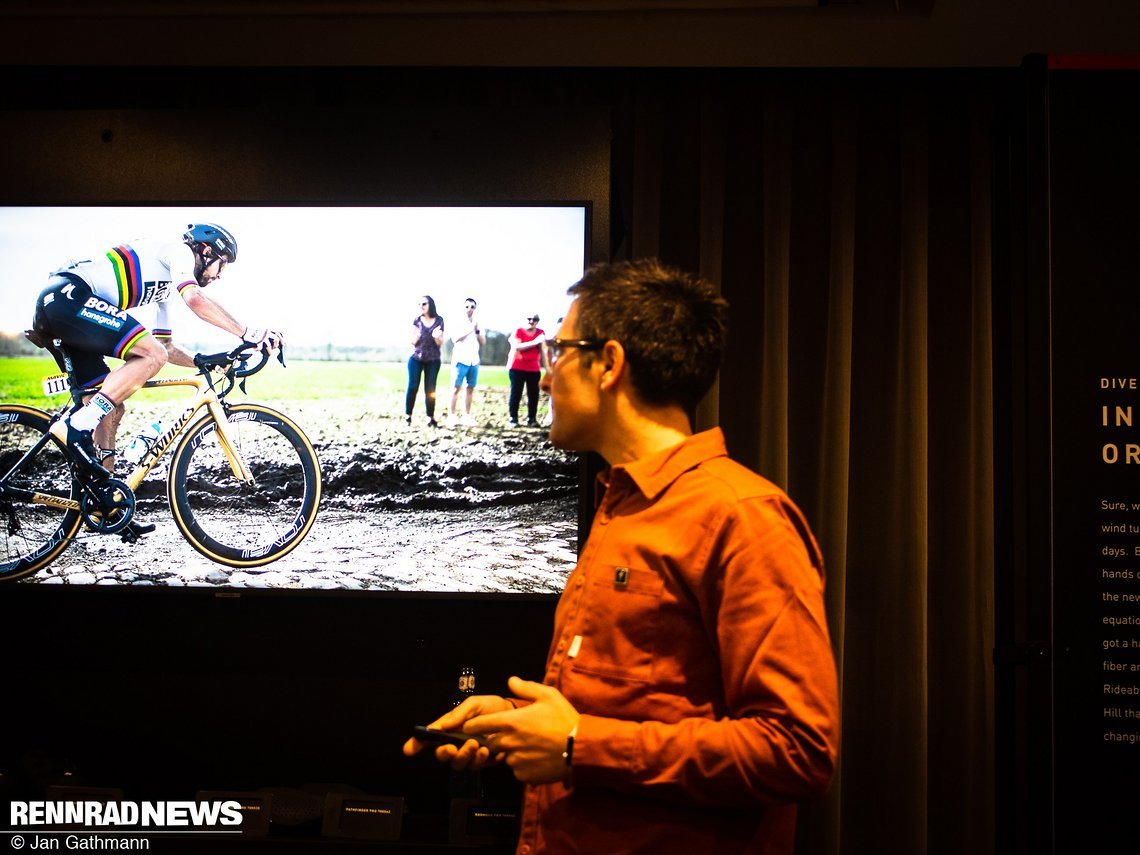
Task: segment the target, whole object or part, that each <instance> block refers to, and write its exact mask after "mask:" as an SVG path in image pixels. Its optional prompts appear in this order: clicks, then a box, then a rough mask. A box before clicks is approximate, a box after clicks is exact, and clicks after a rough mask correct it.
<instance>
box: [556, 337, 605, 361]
mask: <svg viewBox="0 0 1140 855" xmlns="http://www.w3.org/2000/svg"><path fill="white" fill-rule="evenodd" d="M605 345H606V343H605V342H604V341H600V340H598V339H596V338H548V339H547V340H546V352H547V353H549V354H550V364H551V365H553V364H554V363H555V362H557V361H558V360H559V358H560V357H561V356H562V355H563V354H564V353H565V352H566V351H567V350H570V349H571V348H577V349H578V350H601V349H602V348H603V347H605Z"/></svg>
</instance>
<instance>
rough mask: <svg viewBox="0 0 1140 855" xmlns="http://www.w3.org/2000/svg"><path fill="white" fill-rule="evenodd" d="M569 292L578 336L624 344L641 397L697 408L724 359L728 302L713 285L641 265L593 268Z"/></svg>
mask: <svg viewBox="0 0 1140 855" xmlns="http://www.w3.org/2000/svg"><path fill="white" fill-rule="evenodd" d="M569 293H570V294H572V295H573V296H575V297H577V298H578V330H577V334H578V336H579V337H581V338H583V339H596V340H598V341H609V340H610V339H613V340H615V341H619V342H621V345H622V347H623V348H624V349H625V355H626V359H627V360H628V361H629V365H630V369H631V379H632V381H633V388H634V389H635V390H636V391H637V393H638V394H639V395H640V396H641V397H642V398H644V399H645V400H646V401H647V402H649V403H651V404H670V403H676V404H680V405H681V406H683V407H685V409H687V410H692V409H693V408H694V407H696V405H697V403H698V402H699V401H700V400H701V398H702V397H703V396H704V394H705V393H706V392H707V391H708V390H709V387H710V386H712V383H713V380H714V379H716V373H717V371H718V370H719V369H720V364H721V361H722V359H723V358H724V340H725V315H726V313H727V311H728V303H727V302H726V301H725V300H724V299H723V298H721V297H720V296H718V295H717V293H716V289H715V288H714V287H713V286H712V285H711V284H710V283H709V282H706V281H705V280H703V279H700V278H699V277H696V276H692V275H690V274H688V273H685V272H683V271H680V270H677V269H675V268H672V267H667V266H665V265H663V264H662V263H661V262H659V261H657V260H656V259H643V260H640V261H623V262H617V263H615V264H599V265H595V266H593V267H591V268H590V269H589V270H587V271H586V275H585V276H583V277H582V279H581V280H580V281H579V282H577V283H576V284H574V285H572V286H571V287H570V290H569ZM584 356H589V354H588V353H587V354H584Z"/></svg>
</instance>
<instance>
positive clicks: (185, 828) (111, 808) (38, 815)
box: [5, 801, 244, 852]
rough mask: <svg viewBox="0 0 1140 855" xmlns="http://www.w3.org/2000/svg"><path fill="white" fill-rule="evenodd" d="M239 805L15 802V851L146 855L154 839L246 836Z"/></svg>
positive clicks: (12, 826)
mask: <svg viewBox="0 0 1140 855" xmlns="http://www.w3.org/2000/svg"><path fill="white" fill-rule="evenodd" d="M243 819H244V814H243V812H242V804H241V802H238V801H212V802H207V801H201V802H199V801H166V802H136V801H110V802H103V801H28V802H10V803H9V808H8V822H9V827H8V828H7V829H6V830H5V833H6V834H8V835H9V840H8V843H9V846H10V847H11V849H13V850H27V851H29V852H36V851H44V850H56V851H90V852H115V851H120V852H128V851H135V852H146V851H149V849H150V840H148V839H147V837H148V836H149V835H163V834H179V835H182V834H192V835H198V834H201V835H221V834H240V833H241V825H242V821H243Z"/></svg>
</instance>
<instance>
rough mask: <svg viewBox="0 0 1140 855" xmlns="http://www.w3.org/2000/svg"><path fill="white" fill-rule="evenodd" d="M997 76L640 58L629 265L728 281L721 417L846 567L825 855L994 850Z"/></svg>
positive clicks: (631, 92)
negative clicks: (838, 739)
mask: <svg viewBox="0 0 1140 855" xmlns="http://www.w3.org/2000/svg"><path fill="white" fill-rule="evenodd" d="M999 89H1000V87H995V86H994V84H993V80H992V79H991V78H990V77H988V76H987V75H986V74H984V73H977V72H935V71H931V72H921V71H918V72H916V71H906V72H901V71H899V72H889V71H883V72H844V71H838V70H837V71H811V72H806V71H805V72H795V71H755V72H751V73H733V74H728V73H718V72H713V71H710V72H708V73H707V74H693V73H679V72H678V73H674V72H668V71H661V72H651V71H647V72H641V73H639V74H636V75H634V76H632V77H631V78H630V79H629V85H628V89H627V91H626V92H625V94H624V99H625V101H624V103H622V104H619V109H618V110H616V111H615V116H618V117H620V116H621V115H628V116H632V119H630V120H628V121H625V122H623V121H621V120H620V118H618V119H615V145H614V178H615V180H614V186H615V188H616V191H615V194H616V195H615V200H614V201H615V220H617V221H618V223H619V224H618V232H617V233H616V235H615V246H616V251H615V255H616V256H618V257H630V258H637V257H645V256H657V257H660V258H662V259H663V260H665V261H667V262H670V263H674V264H678V265H680V266H682V267H685V268H688V269H692V270H698V271H700V272H701V273H702V274H704V275H705V276H707V277H709V278H710V279H712V280H713V281H714V282H717V283H719V285H720V287H721V290H722V292H723V294H724V295H725V296H726V297H727V298H728V300H729V302H730V304H731V307H732V312H731V328H730V341H729V348H728V358H727V361H726V364H725V366H724V368H723V370H722V372H721V375H720V378H719V381H718V384H717V388H716V389H715V390H714V391H713V393H712V394H711V395H710V396H709V398H708V400H706V401H705V402H704V403H703V404H702V405H701V407H700V408H699V410H698V412H697V416H696V417H697V421H698V424H699V426H701V427H706V426H709V425H711V424H716V423H719V424H720V425H721V426H722V427H723V428H724V430H725V433H726V436H727V438H728V443H729V449H730V451H731V453H732V454H733V456H734V457H736V458H737V459H739V460H741V461H742V462H743V463H745V464H746V465H748V466H751V467H753V468H754V469H756V470H757V471H759V472H760V473H762V474H764V475H765V476H766V477H768V478H770V479H772V480H773V481H776V482H777V483H779V484H780V485H781V486H783V487H784V488H785V489H787V490H788V492H789V494H790V495H791V496H792V498H793V499H794V500H795V501H796V502H797V503H798V504H799V505H800V506H801V507H802V508H803V509H804V511H805V513H806V514H807V516H808V518H809V520H810V522H811V524H812V526H813V529H814V530H815V532H816V535H817V537H818V539H819V541H820V544H821V546H822V548H823V551H824V555H825V559H826V562H827V605H828V616H829V620H830V627H831V632H832V639H833V645H834V649H835V654H836V661H837V663H838V664H839V667H840V678H841V689H842V704H843V746H842V756H841V762H840V768H839V773H838V775H837V778H836V782H835V785H834V786H833V788H832V790H831V792H830V794H829V796H828V798H827V800H826V802H824V803H822V804H819V805H814V806H812V807H810V808H808V809H805V810H804V811H803V812H802V813H801V820H800V829H799V837H800V847H799V851H800V852H802V853H805V855H806V853H828V855H832V853H843V855H865V853H871V852H873V853H876V855H885V853H906V855H923V853H947V855H949V853H954V855H958V854H959V853H962V852H971V853H986V852H992V851H993V848H994V843H993V838H994V821H995V818H994V785H993V778H994V774H993V768H994V710H993V704H994V698H993V672H992V665H991V650H992V648H993V624H994V604H993V574H994V549H993V544H994V532H993V486H994V484H993V478H994V473H993V448H992V446H993V441H992V440H993V403H992V384H991V374H992V372H991V361H992V356H991V349H992V342H991V334H992V329H991V327H992V323H991V257H990V255H991V245H990V243H991V216H990V209H991V187H990V181H991V174H992V172H991V166H992V157H993V155H992V145H991V142H990V122H991V116H992V114H993V110H994V109H995V108H994V102H995V100H996V99H997V98H998V97H1000V96H999V94H998V92H997V90H999Z"/></svg>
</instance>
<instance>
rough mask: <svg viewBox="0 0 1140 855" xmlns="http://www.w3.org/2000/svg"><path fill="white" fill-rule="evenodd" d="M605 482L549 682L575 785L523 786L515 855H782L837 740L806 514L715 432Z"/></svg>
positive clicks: (567, 596)
mask: <svg viewBox="0 0 1140 855" xmlns="http://www.w3.org/2000/svg"><path fill="white" fill-rule="evenodd" d="M601 481H602V484H601V486H602V488H603V490H604V492H603V493H602V496H601V500H600V503H599V506H598V509H597V514H596V516H595V518H594V523H593V527H592V529H591V531H590V536H589V538H588V540H587V542H586V546H585V549H584V550H583V551H582V555H581V557H580V559H579V561H578V566H577V568H576V569H575V570H574V572H573V573H572V574H571V576H570V578H569V580H568V581H567V585H566V590H565V591H564V592H563V594H562V598H561V600H560V601H559V604H558V609H557V612H556V615H555V631H554V639H553V641H552V643H551V648H550V653H549V655H548V658H547V666H546V676H545V682H546V683H547V684H548V685H551V686H555V687H556V688H558V689H559V690H560V691H561V692H562V693H563V694H564V695H565V696H566V697H567V698H568V699H569V701H570V702H571V703H572V704H573V705H574V706H575V708H576V709H577V710H578V712H580V713H581V714H582V718H581V721H580V722H579V725H578V731H577V735H576V738H575V741H574V749H573V765H572V779H571V781H570V783H569V784H562V783H558V784H547V785H542V786H528V787H527V789H526V793H525V800H524V809H523V818H522V833H521V836H520V839H519V845H518V852H519V855H534V853H564V852H580V853H589V855H603V853H626V852H644V853H652V855H663V854H664V853H673V852H676V853H686V855H708V853H729V852H733V853H738V852H739V853H743V852H748V853H790V852H791V851H792V847H793V839H794V835H795V811H796V808H795V803H796V802H801V801H805V800H809V799H813V798H817V797H818V796H819V795H821V794H822V793H823V792H824V790H825V789H826V788H827V786H828V784H829V782H830V780H831V775H832V771H833V769H834V765H835V759H836V753H837V750H838V740H839V706H838V691H837V687H836V676H835V664H834V660H833V658H832V652H831V645H830V642H829V640H828V634H827V623H826V620H825V618H824V607H823V578H822V577H823V573H822V566H823V562H822V558H821V556H820V552H819V548H818V546H817V545H816V543H815V539H814V538H813V537H812V535H811V532H810V531H809V529H808V526H807V523H806V522H805V520H804V518H803V515H802V514H801V513H800V511H799V510H798V509H797V508H796V506H795V505H793V504H792V502H791V500H790V499H789V498H788V497H787V496H786V495H785V494H784V493H783V492H782V491H781V490H780V489H779V488H778V487H776V486H775V485H773V484H771V483H770V482H768V481H766V480H764V479H763V478H761V477H760V476H758V475H756V474H755V473H753V472H751V471H749V470H748V469H747V468H745V467H743V466H741V465H739V464H737V463H734V462H733V461H731V460H729V458H728V456H727V453H726V451H725V446H724V437H723V435H722V434H721V432H720V430H719V429H714V430H711V431H706V432H704V433H700V434H697V435H695V436H692V437H689V438H688V439H687V440H685V441H684V442H682V443H681V444H680V445H678V446H675V447H674V448H671V449H669V450H667V451H665V452H662V453H660V454H658V455H654V456H652V457H649V458H645V459H642V460H637V461H635V462H633V463H629V464H626V465H622V466H615V467H612V468H611V469H610V470H609V471H608V472H606V473H605V474H604V475H603V477H602V479H601Z"/></svg>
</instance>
